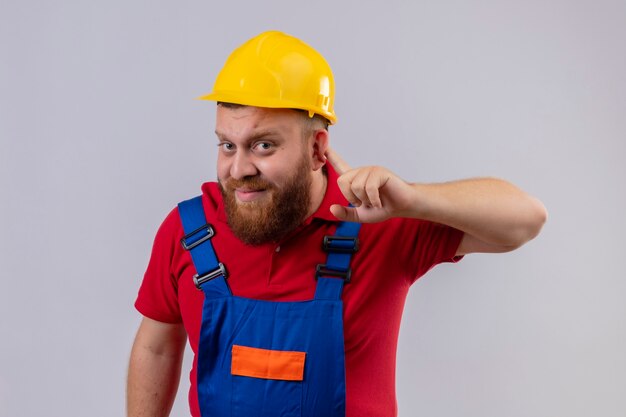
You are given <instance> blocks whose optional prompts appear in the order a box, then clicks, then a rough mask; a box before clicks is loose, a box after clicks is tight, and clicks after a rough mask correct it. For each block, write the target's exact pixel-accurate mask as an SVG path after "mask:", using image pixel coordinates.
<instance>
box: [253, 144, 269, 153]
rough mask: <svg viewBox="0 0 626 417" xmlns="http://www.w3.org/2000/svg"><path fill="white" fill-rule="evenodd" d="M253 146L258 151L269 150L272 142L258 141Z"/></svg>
mask: <svg viewBox="0 0 626 417" xmlns="http://www.w3.org/2000/svg"><path fill="white" fill-rule="evenodd" d="M254 147H255V148H256V149H258V150H260V151H269V150H270V149H272V144H271V143H268V142H259V143H257V144H256V145H254Z"/></svg>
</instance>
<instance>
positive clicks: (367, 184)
mask: <svg viewBox="0 0 626 417" xmlns="http://www.w3.org/2000/svg"><path fill="white" fill-rule="evenodd" d="M326 156H327V157H328V160H329V162H330V163H331V164H332V165H333V167H334V168H335V170H336V171H337V173H338V174H339V175H340V177H339V179H338V184H339V187H340V188H341V191H342V193H343V195H344V196H345V197H346V199H347V200H348V201H349V202H350V203H352V205H354V207H342V206H339V205H334V206H332V207H331V211H332V213H333V214H334V215H335V216H336V217H337V218H339V219H341V220H348V221H358V222H363V223H369V222H379V221H383V220H386V219H389V218H392V217H411V218H417V219H423V220H428V221H432V222H436V223H441V224H445V225H448V226H452V227H454V228H456V229H459V230H461V231H463V232H464V233H465V235H464V237H463V240H462V241H461V244H460V245H459V248H458V250H457V255H464V254H467V253H472V252H507V251H511V250H513V249H516V248H518V247H520V246H522V245H523V244H524V243H526V242H528V241H529V240H531V239H532V238H534V237H535V236H537V234H539V231H540V230H541V227H542V226H543V224H544V223H545V221H546V218H547V212H546V209H545V207H544V206H543V204H542V203H541V202H540V201H539V200H537V199H536V198H534V197H532V196H529V195H528V194H526V193H524V192H523V191H522V190H520V189H519V188H517V187H515V186H514V185H512V184H510V183H508V182H506V181H503V180H500V179H496V178H476V179H469V180H460V181H453V182H447V183H441V184H417V183H414V184H411V183H407V182H405V181H404V180H402V179H400V178H399V177H398V176H396V175H395V174H393V173H392V172H391V171H389V170H387V169H386V168H383V167H377V166H373V167H364V168H356V169H351V168H350V167H349V166H348V165H347V164H346V163H345V162H344V161H343V160H342V159H341V157H339V155H337V154H336V153H335V152H334V151H332V150H331V149H330V148H329V149H328V150H327V152H326Z"/></svg>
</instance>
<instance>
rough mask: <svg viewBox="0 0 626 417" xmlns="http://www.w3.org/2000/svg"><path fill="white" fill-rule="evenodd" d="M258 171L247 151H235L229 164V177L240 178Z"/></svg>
mask: <svg viewBox="0 0 626 417" xmlns="http://www.w3.org/2000/svg"><path fill="white" fill-rule="evenodd" d="M258 173H259V172H258V170H257V168H256V165H255V164H254V161H253V159H252V158H251V156H250V155H249V154H248V152H237V154H236V155H235V157H234V159H233V163H232V165H231V166H230V176H231V178H235V179H238V180H240V179H242V178H245V177H252V176H255V175H257V174H258Z"/></svg>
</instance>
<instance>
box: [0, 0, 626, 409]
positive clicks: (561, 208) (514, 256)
mask: <svg viewBox="0 0 626 417" xmlns="http://www.w3.org/2000/svg"><path fill="white" fill-rule="evenodd" d="M625 22H626V3H625V2H624V1H623V0H615V1H611V0H594V1H592V0H574V1H564V0H562V1H549V0H548V1H546V0H541V1H538V0H530V1H521V0H520V1H496V0H485V1H460V0H459V1H438V2H433V1H428V2H426V1H405V2H401V1H395V0H389V1H385V2H380V1H379V2H368V1H343V2H340V1H323V0H322V1H317V2H304V3H303V2H294V1H276V0H274V1H265V2H248V3H246V2H240V1H231V2H225V1H224V2H210V1H178V2H175V1H163V0H150V1H147V0H146V1H120V0H108V1H80V0H76V1H62V0H59V1H48V2H47V1H32V0H20V1H9V0H3V1H2V2H1V3H0V48H1V49H0V54H1V55H0V192H1V194H0V416H2V417H26V416H29V417H30V416H40V415H46V416H65V417H74V416H76V417H78V416H114V415H123V413H124V390H125V375H126V366H127V360H128V355H129V351H130V346H131V343H132V340H133V337H134V333H135V330H136V328H137V325H138V323H139V320H140V317H139V314H138V313H137V312H136V311H135V310H134V308H133V302H134V299H135V296H136V292H137V289H138V287H139V284H140V282H141V278H142V275H143V271H144V268H145V266H146V263H147V260H148V256H149V252H150V248H151V244H152V239H153V236H154V233H155V231H156V229H157V227H158V225H159V224H160V222H161V220H162V219H163V218H164V216H165V215H166V214H167V213H168V212H169V210H170V209H171V208H172V207H173V206H174V205H175V204H176V203H177V202H178V201H180V200H182V199H185V198H188V197H191V196H193V195H196V194H198V193H199V187H200V184H201V183H202V182H203V181H207V180H211V179H214V176H215V173H214V172H215V164H214V160H215V156H216V155H215V152H216V148H215V146H214V143H215V139H214V136H213V133H212V131H213V127H214V126H213V123H214V120H213V119H214V105H213V103H209V102H202V101H197V100H194V98H195V97H197V96H199V95H200V94H203V93H206V92H208V91H209V90H210V89H211V86H212V84H213V80H214V78H215V76H216V74H217V72H218V71H219V69H220V68H221V66H222V64H223V62H224V60H225V59H226V57H227V55H228V53H229V52H230V51H231V50H232V49H234V48H235V47H236V46H238V45H239V44H241V43H242V42H243V41H245V40H246V39H248V38H250V37H252V36H254V35H256V34H257V33H259V32H261V31H264V30H268V29H279V30H283V31H285V32H287V33H291V34H293V35H296V36H298V37H300V38H302V39H304V40H305V41H307V42H308V43H309V44H311V45H313V46H314V47H315V48H317V49H318V50H319V51H320V52H321V53H322V54H324V55H325V56H326V58H327V59H328V61H329V62H330V64H331V66H332V67H333V70H334V73H335V78H336V82H337V99H336V111H337V114H338V116H339V123H338V124H337V125H336V126H333V127H332V129H331V136H332V144H333V146H334V147H335V148H336V149H337V150H338V151H339V152H340V153H341V154H342V155H343V156H344V158H345V159H346V160H347V161H349V162H350V163H352V164H353V165H364V164H380V165H384V166H387V167H389V168H391V169H393V170H394V171H396V172H397V173H398V174H400V175H401V176H402V177H404V178H406V179H407V180H412V181H443V180H450V179H455V178H462V177H470V176H482V175H495V176H500V177H503V178H506V179H509V180H511V181H512V182H514V183H516V184H518V185H519V186H520V187H522V188H523V189H525V190H526V191H528V192H530V193H531V194H533V195H536V196H538V197H539V198H540V199H542V200H543V201H544V203H545V204H546V206H547V207H548V210H549V213H550V218H549V221H548V223H547V225H546V226H545V228H544V231H543V233H542V235H541V236H540V237H539V238H538V239H537V240H535V241H533V242H531V243H529V244H528V245H527V246H525V247H523V248H522V249H520V250H519V251H517V252H514V253H511V254H505V255H473V256H468V257H466V259H465V260H464V261H463V262H461V263H460V264H458V265H445V266H440V267H438V268H436V269H435V270H433V271H431V273H430V274H429V275H427V276H426V277H424V278H422V279H421V280H419V281H418V282H417V284H416V285H415V286H414V287H413V289H412V291H411V293H410V296H409V300H408V303H407V307H406V310H405V316H404V322H403V327H402V331H401V337H400V344H399V348H398V350H399V352H398V363H399V366H398V374H397V381H398V401H399V408H400V415H401V416H419V415H421V416H431V417H435V416H442V417H458V416H471V417H473V416H476V417H479V416H480V417H502V416H509V417H516V416H520V417H521V416H532V417H544V416H545V417H552V416H568V417H588V416H603V417H623V416H624V415H626V395H625V394H626V354H624V352H626V303H625V302H624V299H625V295H626V282H625V281H626V280H625V277H626V273H624V271H623V267H622V260H623V258H624V252H625V251H624V249H625V246H626V245H625V243H624V235H625V232H626V221H625V220H624V215H625V214H626V187H625V180H626V168H625V166H626V164H625V163H624V158H625V157H626V81H625V76H624V75H625V74H626V48H625V47H624V45H625V43H626V24H625ZM188 364H189V358H187V361H186V366H188ZM187 386H188V385H187V370H185V371H184V376H183V383H182V384H181V392H180V394H179V397H178V399H177V403H176V405H175V409H174V412H173V415H177V416H182V415H186V414H187V404H186V392H185V390H186V389H187Z"/></svg>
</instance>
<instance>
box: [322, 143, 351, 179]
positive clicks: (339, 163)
mask: <svg viewBox="0 0 626 417" xmlns="http://www.w3.org/2000/svg"><path fill="white" fill-rule="evenodd" d="M326 158H328V162H330V165H332V167H333V168H335V171H337V174H339V175H343V174H344V173H346V172H348V171H350V170H351V169H352V168H351V167H350V165H348V163H347V162H346V161H344V160H343V159H342V158H341V157H340V156H339V154H338V153H337V152H335V151H334V150H333V149H332V148H331V147H330V146H329V147H328V148H326Z"/></svg>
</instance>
